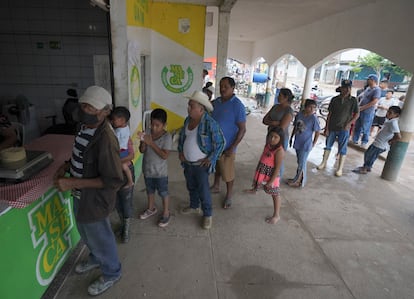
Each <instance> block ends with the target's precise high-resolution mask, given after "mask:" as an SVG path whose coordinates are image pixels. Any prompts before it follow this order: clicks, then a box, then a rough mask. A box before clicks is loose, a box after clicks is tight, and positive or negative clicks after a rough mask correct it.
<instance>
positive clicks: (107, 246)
mask: <svg viewBox="0 0 414 299" xmlns="http://www.w3.org/2000/svg"><path fill="white" fill-rule="evenodd" d="M78 201H79V199H77V198H75V197H74V198H73V209H74V211H75V215H76V214H77V210H78ZM76 224H77V227H78V231H79V234H80V236H81V238H82V240H83V242H85V244H86V246H88V249H89V251H90V253H89V261H90V262H91V263H98V264H99V265H100V268H101V271H102V274H103V276H104V278H106V279H109V278H116V277H119V276H120V275H121V263H120V261H119V257H118V251H117V247H116V241H115V236H114V233H113V232H112V228H111V223H110V222H109V217H107V218H105V219H103V220H101V221H97V222H92V223H79V222H77V223H76Z"/></svg>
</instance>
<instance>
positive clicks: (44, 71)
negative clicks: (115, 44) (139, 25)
mask: <svg viewBox="0 0 414 299" xmlns="http://www.w3.org/2000/svg"><path fill="white" fill-rule="evenodd" d="M50 41H58V42H59V43H60V46H61V47H60V49H51V48H50V47H49V42H50ZM41 46H43V47H41ZM108 53H109V49H108V34H107V24H106V13H105V12H104V11H102V10H101V9H99V8H94V7H92V6H91V5H89V1H84V0H72V1H63V0H44V1H13V0H2V1H0V69H1V72H0V101H1V100H2V99H3V100H6V101H7V99H13V98H15V97H16V96H17V95H18V94H23V95H25V96H26V97H27V98H28V100H29V101H30V102H31V103H32V104H34V105H35V107H36V114H37V118H38V123H39V125H40V130H41V131H43V130H44V129H46V128H47V127H48V126H50V125H51V124H52V122H51V120H50V119H49V120H48V119H45V116H46V115H53V114H56V115H58V117H59V118H58V122H63V117H62V114H61V109H62V105H63V103H64V101H65V100H66V98H67V95H66V90H67V89H69V88H75V89H77V91H78V94H79V95H80V94H81V93H82V92H83V91H84V90H85V89H86V88H87V87H88V86H89V85H92V84H94V69H93V57H94V55H108Z"/></svg>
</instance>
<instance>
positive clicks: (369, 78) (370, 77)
mask: <svg viewBox="0 0 414 299" xmlns="http://www.w3.org/2000/svg"><path fill="white" fill-rule="evenodd" d="M367 79H368V80H374V81H375V82H378V76H377V75H375V74H370V75H368V77H367Z"/></svg>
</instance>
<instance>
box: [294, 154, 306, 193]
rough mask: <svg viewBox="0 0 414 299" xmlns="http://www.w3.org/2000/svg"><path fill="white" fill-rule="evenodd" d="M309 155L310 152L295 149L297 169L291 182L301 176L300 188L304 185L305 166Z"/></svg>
mask: <svg viewBox="0 0 414 299" xmlns="http://www.w3.org/2000/svg"><path fill="white" fill-rule="evenodd" d="M309 153H310V151H305V150H301V149H296V160H297V162H298V168H297V170H296V176H295V177H294V178H293V181H294V182H296V181H297V180H298V179H300V177H301V176H302V184H301V186H302V187H304V186H305V184H306V164H307V161H308V156H309Z"/></svg>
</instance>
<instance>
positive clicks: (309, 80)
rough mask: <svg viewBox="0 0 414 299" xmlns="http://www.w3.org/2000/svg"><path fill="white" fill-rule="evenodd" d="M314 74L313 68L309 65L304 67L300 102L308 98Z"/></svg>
mask: <svg viewBox="0 0 414 299" xmlns="http://www.w3.org/2000/svg"><path fill="white" fill-rule="evenodd" d="M314 76H315V68H314V67H311V68H308V69H306V77H305V85H304V86H303V94H302V102H303V101H304V100H306V99H308V98H309V96H310V92H311V88H312V82H313V77H314Z"/></svg>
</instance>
